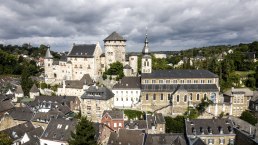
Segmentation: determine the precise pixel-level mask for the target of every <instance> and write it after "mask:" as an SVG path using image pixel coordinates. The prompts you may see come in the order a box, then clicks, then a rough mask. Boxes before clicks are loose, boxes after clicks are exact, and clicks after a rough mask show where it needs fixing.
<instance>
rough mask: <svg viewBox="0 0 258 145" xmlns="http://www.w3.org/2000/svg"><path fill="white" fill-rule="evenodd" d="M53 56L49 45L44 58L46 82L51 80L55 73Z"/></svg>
mask: <svg viewBox="0 0 258 145" xmlns="http://www.w3.org/2000/svg"><path fill="white" fill-rule="evenodd" d="M52 65H53V56H52V54H51V52H50V47H49V46H48V48H47V51H46V55H45V58H44V69H45V82H48V81H50V80H49V79H53V78H54V73H53V66H52Z"/></svg>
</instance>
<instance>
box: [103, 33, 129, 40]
mask: <svg viewBox="0 0 258 145" xmlns="http://www.w3.org/2000/svg"><path fill="white" fill-rule="evenodd" d="M105 41H126V40H125V39H124V38H123V37H122V36H121V35H119V34H118V33H117V32H113V33H112V34H110V35H109V36H108V37H107V38H105V39H104V42H105Z"/></svg>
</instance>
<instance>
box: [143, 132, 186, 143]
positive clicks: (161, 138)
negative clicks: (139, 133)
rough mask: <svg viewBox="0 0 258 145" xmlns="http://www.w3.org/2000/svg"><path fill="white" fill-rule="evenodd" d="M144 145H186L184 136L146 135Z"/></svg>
mask: <svg viewBox="0 0 258 145" xmlns="http://www.w3.org/2000/svg"><path fill="white" fill-rule="evenodd" d="M145 144H146V145H187V141H186V139H185V137H184V134H179V133H177V134H176V133H173V134H168V133H167V134H147V138H146V143H145Z"/></svg>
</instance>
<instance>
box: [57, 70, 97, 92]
mask: <svg viewBox="0 0 258 145" xmlns="http://www.w3.org/2000/svg"><path fill="white" fill-rule="evenodd" d="M93 84H94V82H93V80H92V79H91V77H90V75H89V74H84V75H83V77H82V78H81V79H80V80H63V83H62V84H61V85H60V86H59V87H58V88H57V95H59V96H78V97H80V96H81V95H82V94H83V93H84V91H85V90H86V89H88V88H89V86H91V85H93Z"/></svg>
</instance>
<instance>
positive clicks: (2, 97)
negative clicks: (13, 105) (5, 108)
mask: <svg viewBox="0 0 258 145" xmlns="http://www.w3.org/2000/svg"><path fill="white" fill-rule="evenodd" d="M14 97H15V96H14V94H8V95H7V94H0V101H4V100H12V99H13V98H14Z"/></svg>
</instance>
